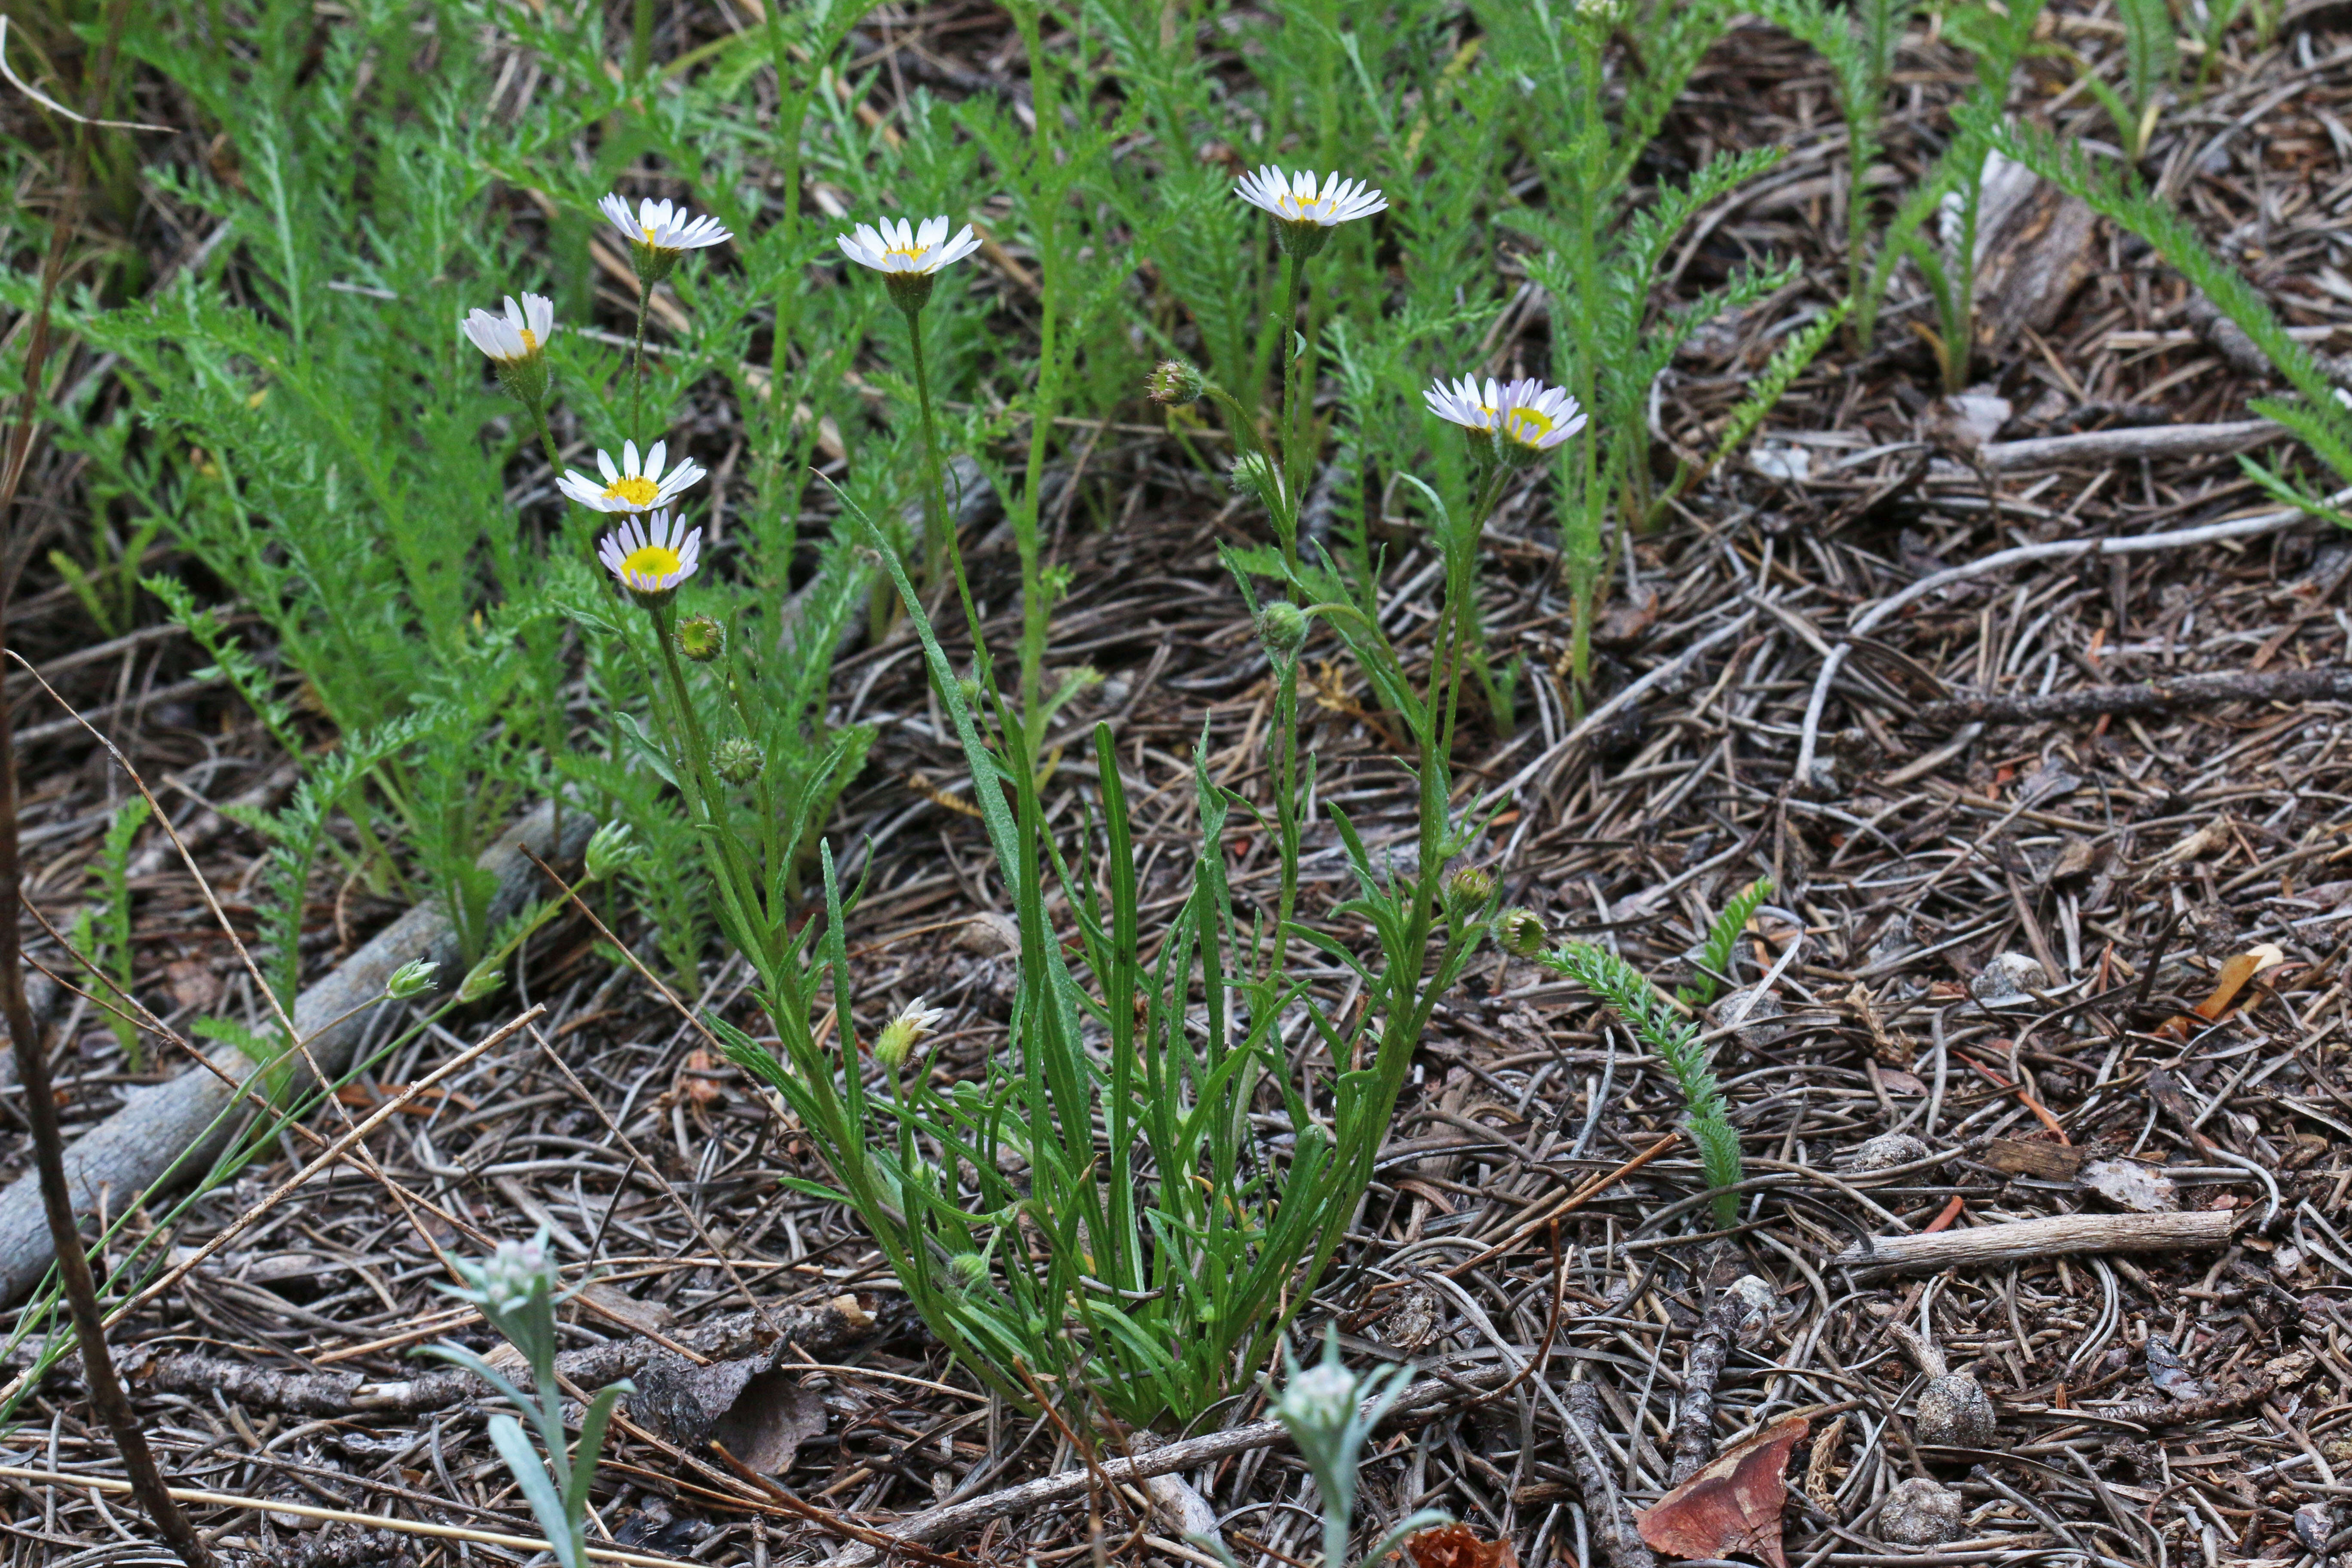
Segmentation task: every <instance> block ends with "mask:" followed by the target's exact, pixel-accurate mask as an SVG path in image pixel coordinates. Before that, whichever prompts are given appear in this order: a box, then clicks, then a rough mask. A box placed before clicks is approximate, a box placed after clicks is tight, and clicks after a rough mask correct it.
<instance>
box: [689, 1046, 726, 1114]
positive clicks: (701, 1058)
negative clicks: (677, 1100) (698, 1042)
mask: <svg viewBox="0 0 2352 1568" xmlns="http://www.w3.org/2000/svg"><path fill="white" fill-rule="evenodd" d="M729 1070H730V1069H729V1068H728V1067H727V1065H726V1064H725V1063H724V1062H721V1061H719V1059H718V1058H715V1057H713V1056H712V1055H711V1054H710V1053H709V1051H708V1050H705V1049H704V1048H703V1047H700V1046H697V1047H695V1048H694V1049H693V1050H691V1051H689V1052H688V1053H687V1057H686V1066H685V1068H683V1069H682V1070H681V1071H680V1072H679V1073H678V1082H677V1091H678V1093H679V1094H680V1095H681V1096H682V1097H683V1098H684V1099H685V1100H686V1103H687V1104H688V1106H689V1107H690V1108H692V1109H693V1110H709V1109H710V1108H711V1107H712V1106H714V1105H718V1104H719V1103H720V1102H722V1101H723V1100H726V1098H727V1091H726V1090H725V1089H721V1088H720V1087H719V1079H722V1078H724V1077H726V1076H727V1074H728V1072H729Z"/></svg>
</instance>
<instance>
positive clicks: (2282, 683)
mask: <svg viewBox="0 0 2352 1568" xmlns="http://www.w3.org/2000/svg"><path fill="white" fill-rule="evenodd" d="M2347 697H2352V668H2347V667H2346V666H2343V665H2328V666H2325V667H2323V668H2318V669H2273V670H2248V671H2244V672H2238V671H2230V672H2225V673H2222V674H2220V675H2184V676H2181V677H2179V678H2178V679H2170V680H2144V681H2140V682H2138V683H2137V684H2135V685H2131V686H2089V687H2084V688H2082V689H2079V690H2074V691H2053V692H2051V693H2049V694H2048V695H2047V696H2043V697H2002V696H1983V697H1953V698H1948V699H1946V700H1943V701H1941V702H1930V703H1928V704H1927V705H1926V706H1925V707H1923V708H1921V709H1920V710H1918V712H1917V714H1916V718H1917V719H1918V721H1919V722H1921V723H1922V724H1926V725H1928V726H1929V727H1931V728H1934V729H1939V730H1945V729H1954V728H1957V727H1958V726H1959V725H1962V724H2038V723H2041V722H2042V721H2045V720H2051V719H2094V718H2097V717H2099V716H2100V715H2102V714H2111V713H2112V714H2137V713H2168V712H2170V711H2172V710H2174V709H2176V708H2202V707H2206V706H2209V705H2210V704H2212V703H2216V702H2319V701H2326V700H2332V699H2336V698H2347Z"/></svg>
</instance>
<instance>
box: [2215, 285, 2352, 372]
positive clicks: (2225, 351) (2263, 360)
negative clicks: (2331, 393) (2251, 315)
mask: <svg viewBox="0 0 2352 1568" xmlns="http://www.w3.org/2000/svg"><path fill="white" fill-rule="evenodd" d="M2184 314H2185V315H2186V317H2187V319H2188V321H2189V330H2190V331H2194V332H2195V333H2196V334H2197V335H2198V336H2199V337H2200V338H2203V339H2204V340H2205V342H2207V343H2208V344H2209V345H2210V347H2211V348H2212V350H2213V352H2214V353H2218V354H2220V355H2221V358H2222V359H2223V360H2225V361H2227V362H2228V363H2229V366H2230V368H2231V370H2234V371H2236V372H2237V373H2238V374H2240V375H2246V376H2252V377H2254V378H2256V379H2257V380H2262V381H2273V380H2276V379H2277V378H2278V367H2277V366H2275V365H2273V364H2272V363H2271V356H2270V355H2268V354H2266V353H2263V351H2262V349H2261V348H2260V347H2259V346H2257V345H2256V343H2255V342H2254V340H2253V339H2252V338H2250V337H2248V336H2247V335H2246V329H2245V328H2243V327H2242V326H2240V325H2238V323H2237V322H2235V321H2231V320H2230V318H2229V317H2227V316H2225V315H2223V314H2221V307H2220V306H2218V305H2216V304H2214V303H2213V301H2212V300H2209V299H2207V298H2206V297H2205V296H2204V295H2202V294H2199V295H2197V296H2195V297H2194V298H2192V299H2191V300H2189V308H2188V310H2186V311H2185V312H2184ZM2310 353H2311V359H2312V363H2314V364H2315V365H2317V366H2318V367H2319V374H2322V375H2324V376H2326V378H2327V379H2328V380H2330V381H2332V382H2335V383H2336V384H2337V385H2339V386H2342V385H2352V358H2347V356H2345V355H2343V354H2331V353H2324V352H2322V351H2321V350H2318V349H2313V350H2311V351H2310Z"/></svg>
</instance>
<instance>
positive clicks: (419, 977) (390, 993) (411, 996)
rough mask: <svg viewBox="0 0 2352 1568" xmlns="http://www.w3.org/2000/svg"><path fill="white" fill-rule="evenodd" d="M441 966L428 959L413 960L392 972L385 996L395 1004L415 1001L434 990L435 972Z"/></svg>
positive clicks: (386, 984) (384, 989)
mask: <svg viewBox="0 0 2352 1568" xmlns="http://www.w3.org/2000/svg"><path fill="white" fill-rule="evenodd" d="M440 967H441V966H440V965H439V964H437V963H434V962H433V961H432V960H431V959H427V958H412V959H410V960H409V961H408V962H407V963H404V964H402V965H401V966H400V967H399V968H398V969H395V970H394V971H393V972H392V978H391V979H389V980H387V981H385V982H384V983H383V994H384V995H385V996H387V997H389V998H390V999H391V1000H393V1001H394V1002H408V1001H413V1000H415V998H416V997H419V996H422V995H424V994H425V993H426V992H427V991H430V990H432V989H433V972H434V971H435V970H436V969H438V968H440Z"/></svg>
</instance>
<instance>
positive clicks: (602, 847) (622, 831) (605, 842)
mask: <svg viewBox="0 0 2352 1568" xmlns="http://www.w3.org/2000/svg"><path fill="white" fill-rule="evenodd" d="M584 858H585V859H586V861H587V866H588V880H590V881H592V882H601V881H603V880H604V879H605V878H607V877H610V876H612V875H613V874H614V873H615V872H618V871H623V870H626V869H627V868H628V866H629V863H630V862H631V861H633V860H635V858H637V840H636V837H635V835H634V834H632V833H631V832H630V831H629V825H628V824H627V823H625V822H608V823H606V824H604V826H602V827H599V828H598V829H597V830H596V834H595V837H593V838H591V839H589V840H588V852H587V854H586V856H585V857H584Z"/></svg>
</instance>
